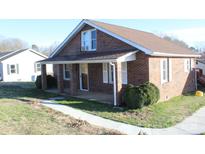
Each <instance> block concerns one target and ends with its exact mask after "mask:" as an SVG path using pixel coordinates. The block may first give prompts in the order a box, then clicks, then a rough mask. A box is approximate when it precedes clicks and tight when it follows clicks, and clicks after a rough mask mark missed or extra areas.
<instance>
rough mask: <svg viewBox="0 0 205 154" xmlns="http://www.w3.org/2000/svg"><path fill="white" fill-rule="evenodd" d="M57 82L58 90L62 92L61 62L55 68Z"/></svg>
mask: <svg viewBox="0 0 205 154" xmlns="http://www.w3.org/2000/svg"><path fill="white" fill-rule="evenodd" d="M57 70H58V71H57V84H58V92H59V93H62V92H64V85H63V64H58V69H57Z"/></svg>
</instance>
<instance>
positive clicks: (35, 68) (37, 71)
mask: <svg viewBox="0 0 205 154" xmlns="http://www.w3.org/2000/svg"><path fill="white" fill-rule="evenodd" d="M38 65H40V67H38ZM35 69H36V72H41V64H40V63H36V68H35ZM38 69H40V70H38Z"/></svg>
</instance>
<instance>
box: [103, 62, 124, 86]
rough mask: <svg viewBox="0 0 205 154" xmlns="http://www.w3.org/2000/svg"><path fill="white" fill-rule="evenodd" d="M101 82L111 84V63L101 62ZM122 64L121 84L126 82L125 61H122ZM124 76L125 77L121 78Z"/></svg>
mask: <svg viewBox="0 0 205 154" xmlns="http://www.w3.org/2000/svg"><path fill="white" fill-rule="evenodd" d="M102 65H103V68H102V69H103V83H109V84H113V80H112V79H113V71H112V70H111V69H112V68H113V66H112V65H110V64H109V63H103V64H102ZM122 65H124V70H123V66H122V68H121V73H122V74H121V75H122V84H128V79H127V62H122ZM123 77H125V78H123Z"/></svg>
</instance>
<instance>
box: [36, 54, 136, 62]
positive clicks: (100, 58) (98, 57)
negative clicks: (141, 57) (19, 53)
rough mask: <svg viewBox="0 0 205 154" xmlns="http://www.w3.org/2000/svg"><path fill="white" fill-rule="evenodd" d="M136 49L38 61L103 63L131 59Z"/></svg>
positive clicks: (134, 57) (133, 58)
mask: <svg viewBox="0 0 205 154" xmlns="http://www.w3.org/2000/svg"><path fill="white" fill-rule="evenodd" d="M136 52H137V51H110V52H92V53H87V52H86V53H82V54H78V55H69V56H57V57H51V58H47V59H45V60H42V61H39V63H41V64H75V63H103V62H117V61H122V62H123V61H133V60H135V59H136V56H135V53H136Z"/></svg>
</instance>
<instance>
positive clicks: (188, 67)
mask: <svg viewBox="0 0 205 154" xmlns="http://www.w3.org/2000/svg"><path fill="white" fill-rule="evenodd" d="M184 71H185V72H190V71H191V59H185V60H184Z"/></svg>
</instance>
